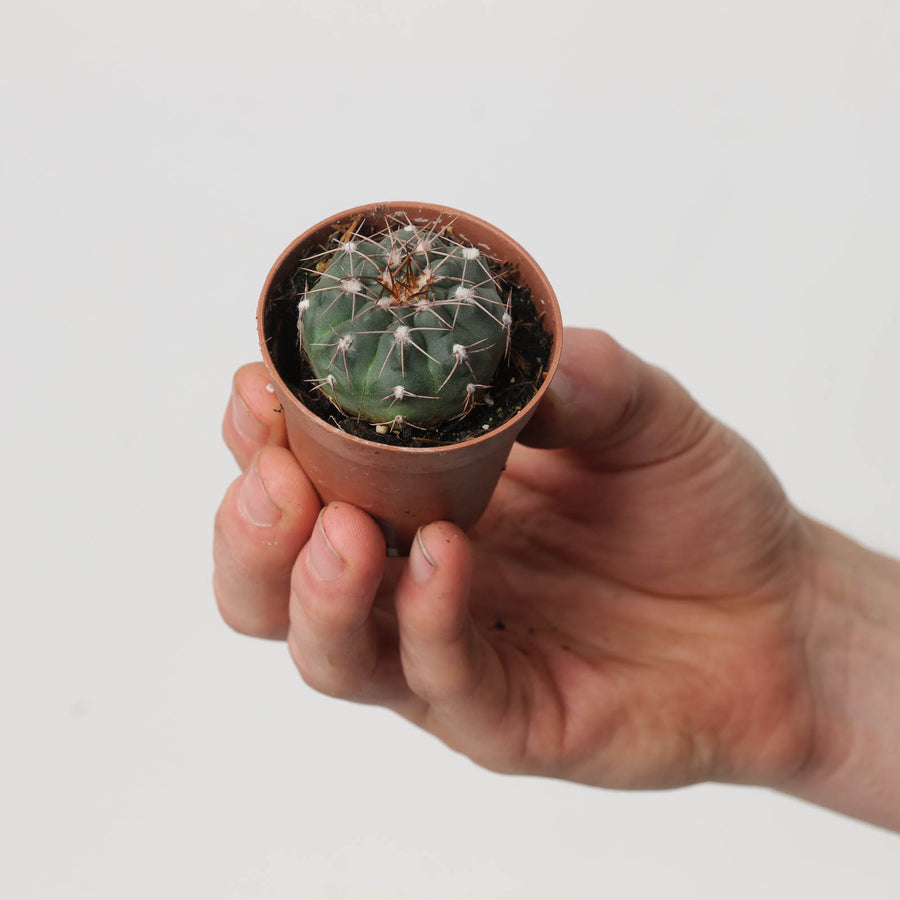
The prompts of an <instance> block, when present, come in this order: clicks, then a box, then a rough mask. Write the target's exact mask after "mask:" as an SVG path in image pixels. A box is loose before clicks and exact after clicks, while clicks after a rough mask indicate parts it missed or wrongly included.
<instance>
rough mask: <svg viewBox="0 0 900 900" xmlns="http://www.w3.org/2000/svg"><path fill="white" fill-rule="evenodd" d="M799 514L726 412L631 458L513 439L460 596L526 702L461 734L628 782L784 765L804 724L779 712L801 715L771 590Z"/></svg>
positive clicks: (791, 650) (530, 766) (549, 764)
mask: <svg viewBox="0 0 900 900" xmlns="http://www.w3.org/2000/svg"><path fill="white" fill-rule="evenodd" d="M795 526H796V522H795V519H794V516H793V513H792V509H791V507H790V506H789V504H788V503H787V501H786V499H785V497H784V495H783V493H782V492H781V490H780V488H779V487H778V485H777V484H776V483H775V482H774V479H773V478H772V477H771V475H770V474H769V473H768V470H767V469H766V468H765V466H763V465H762V463H761V462H760V461H759V460H758V458H757V457H756V456H755V454H754V453H753V451H752V450H751V449H750V448H749V447H748V446H747V445H746V444H744V443H743V442H742V441H740V439H738V438H737V437H736V436H734V435H733V434H731V433H730V432H727V431H726V430H725V429H724V428H722V427H721V426H719V425H715V426H714V427H713V428H712V429H710V430H709V431H707V432H705V433H704V434H703V436H702V438H700V439H699V440H698V441H697V442H695V443H693V444H692V445H691V446H690V447H689V448H687V449H686V450H685V451H684V452H682V453H679V454H676V455H674V456H672V457H669V458H667V459H665V460H664V461H661V462H658V463H650V464H646V463H645V464H641V465H639V466H636V467H632V468H628V467H622V466H618V465H616V466H613V467H611V468H602V467H601V468H594V467H591V466H588V465H587V464H586V463H585V462H584V461H583V460H582V459H581V458H580V457H579V456H578V455H577V454H575V453H572V452H569V451H553V452H548V451H537V450H531V449H528V448H524V447H517V448H516V452H515V453H514V455H513V457H512V458H511V460H510V464H509V466H508V469H507V472H506V474H505V476H504V478H503V479H502V481H501V484H500V486H499V488H498V492H497V494H496V496H495V498H494V502H493V503H492V505H491V507H490V509H489V511H488V513H487V514H486V516H485V518H484V519H483V520H482V522H481V523H480V524H479V526H478V527H477V528H476V529H475V531H474V532H473V534H472V537H473V541H474V546H475V557H476V565H475V574H474V582H473V589H472V593H471V600H470V605H471V609H472V615H473V618H474V619H475V622H476V625H477V626H478V627H479V629H480V630H481V632H482V633H483V634H484V635H486V637H487V639H488V641H489V642H490V644H491V645H492V647H493V648H494V650H495V652H496V653H497V654H498V655H499V656H500V657H501V659H502V661H503V669H504V671H505V673H506V676H507V678H508V679H509V682H510V685H511V688H512V692H513V693H515V692H516V691H518V692H520V693H521V694H522V696H527V697H530V698H531V700H530V702H528V703H524V704H523V705H522V706H521V707H520V714H519V715H518V716H513V717H509V716H507V717H506V718H505V719H504V724H503V729H504V730H505V735H504V736H500V741H499V743H500V747H499V748H498V746H497V744H498V741H497V740H496V739H490V740H488V741H482V740H480V739H479V738H478V737H476V738H475V739H474V740H468V741H466V740H463V742H462V744H461V747H460V748H461V749H463V750H465V751H466V752H469V753H471V754H472V755H473V756H475V757H476V758H478V756H479V752H480V750H481V747H480V746H479V745H480V744H481V743H486V744H487V745H488V746H489V749H488V750H487V753H486V755H485V757H484V761H485V762H487V763H488V764H493V765H495V766H498V767H501V768H507V767H508V768H513V769H522V768H524V769H526V770H537V771H549V772H551V773H553V774H560V775H565V776H566V777H569V778H573V779H576V780H583V781H588V782H593V783H602V784H606V785H609V784H614V785H616V786H623V787H624V786H644V787H657V786H667V785H673V784H681V783H688V782H691V781H696V780H699V779H702V778H711V777H723V778H724V777H731V778H742V779H749V780H764V781H772V780H775V779H777V778H779V777H781V776H783V775H787V774H788V773H789V770H790V768H791V767H792V765H793V760H794V759H795V757H796V756H797V755H798V752H799V751H798V747H799V746H800V744H802V741H803V740H804V734H803V728H802V727H800V728H799V729H796V730H793V731H791V732H790V733H781V732H779V723H780V722H782V721H791V722H795V723H798V722H799V723H803V722H804V721H805V718H804V716H803V715H797V710H796V709H795V708H793V707H796V706H797V705H798V704H800V705H802V703H803V701H802V698H801V695H800V693H799V691H798V688H799V686H800V684H801V683H802V674H803V673H802V671H801V668H800V663H799V662H798V660H799V654H798V653H797V652H796V647H795V645H794V642H793V638H792V628H791V623H790V621H788V619H787V613H786V612H785V609H786V606H787V605H786V604H784V603H783V602H782V601H781V600H780V599H779V598H783V597H785V596H786V595H787V593H788V592H790V591H795V590H796V589H797V585H796V584H793V583H791V579H792V578H793V575H792V574H791V573H793V572H796V571H797V569H796V566H795V565H794V563H795V559H794V554H795V552H796V550H795V543H794V534H795V530H796V528H795ZM789 707H791V709H790V711H791V716H790V717H788V716H786V715H785V714H786V712H787V711H788V708H789ZM435 730H437V731H438V732H439V733H440V727H439V724H438V727H437V728H436V729H435ZM451 730H452V729H451ZM442 737H444V738H445V739H446V740H448V741H449V742H451V743H453V742H454V741H456V742H457V743H459V736H458V735H455V734H452V733H444V734H442ZM504 747H505V748H507V750H509V752H510V756H509V758H508V759H507V760H506V761H504V760H503V748H504Z"/></svg>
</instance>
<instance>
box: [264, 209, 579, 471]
mask: <svg viewBox="0 0 900 900" xmlns="http://www.w3.org/2000/svg"><path fill="white" fill-rule="evenodd" d="M376 210H384V211H386V212H391V213H396V212H406V213H407V214H409V215H410V218H411V219H412V220H413V221H432V222H434V221H438V222H440V221H442V220H444V219H447V220H449V222H451V223H453V224H454V225H457V224H458V225H459V226H460V228H459V231H460V233H461V236H462V237H464V238H465V237H466V235H465V230H466V229H465V225H466V224H467V223H468V224H471V225H472V226H474V228H475V229H476V230H478V231H483V232H487V233H488V234H489V235H490V236H491V237H492V238H494V239H495V240H496V241H497V243H498V244H500V245H504V246H505V247H506V248H507V253H506V254H504V255H506V256H513V255H514V257H515V258H514V259H512V260H510V259H503V256H495V255H494V254H490V255H491V256H492V258H495V259H500V260H501V261H505V262H514V263H515V264H516V266H517V267H518V269H519V271H520V274H521V273H522V270H523V269H527V270H528V274H529V276H530V277H528V278H526V279H523V281H524V283H525V284H527V286H528V287H529V288H530V289H531V293H532V302H533V303H534V304H535V307H536V308H537V312H538V313H539V315H544V316H549V317H550V318H551V319H552V320H553V321H554V323H555V324H554V327H553V329H552V331H551V334H552V336H553V345H552V347H551V349H550V356H549V358H548V360H547V363H546V366H545V372H544V377H543V379H542V380H541V383H540V384H539V385H538V387H537V389H536V391H535V393H534V396H533V397H532V398H531V399H530V400H529V401H528V403H526V404H525V406H523V407H522V408H521V409H520V410H518V412H516V413H515V414H513V415H512V416H510V417H509V418H508V419H507V420H506V421H505V422H503V423H502V424H500V425H498V426H497V427H495V428H491V429H490V430H488V431H486V432H485V433H484V434H481V435H477V436H476V437H472V438H467V439H465V440H462V441H457V442H455V443H452V444H442V445H439V446H436V447H404V446H398V445H394V444H382V443H380V442H379V441H371V440H366V439H365V438H361V437H358V436H357V435H354V434H349V433H348V432H346V431H343V430H342V429H340V428H338V427H337V426H335V425H332V424H331V423H330V422H327V421H325V420H324V419H322V418H320V417H319V416H318V415H316V414H315V413H314V412H312V410H310V409H309V408H308V407H307V406H306V404H305V403H303V401H302V400H301V399H300V398H299V397H297V396H296V395H295V394H294V392H293V391H292V390H291V389H290V388H289V387H288V386H287V385H286V384H285V382H284V380H283V379H282V377H281V373H280V372H279V371H278V366H277V365H276V364H275V360H274V359H273V358H272V356H271V354H270V353H269V348H268V345H267V336H266V334H265V307H266V303H267V302H268V297H269V292H270V290H271V288H272V284H273V282H274V280H275V278H276V276H277V275H280V274H281V269H282V267H283V266H284V264H285V262H286V261H287V260H288V258H289V257H291V256H292V255H293V254H294V253H296V251H297V249H298V248H299V247H300V246H301V245H303V244H305V243H308V242H309V241H310V240H311V239H312V238H313V237H314V236H315V235H316V233H317V232H319V231H322V230H323V229H326V228H332V227H333V226H334V225H335V224H337V223H339V222H343V221H345V220H352V219H354V218H356V217H357V216H360V215H364V214H366V213H372V212H375V211H376ZM413 211H415V212H416V213H417V214H418V218H413V216H412V212H413ZM467 240H471V238H467ZM473 243H478V244H480V245H481V246H483V247H484V246H486V247H490V246H491V244H490V243H489V242H486V241H477V242H476V241H473ZM509 250H513V251H514V254H510V253H509V252H508V251H509ZM536 287H539V288H540V289H541V296H540V297H536V296H535V288H536ZM540 307H543V308H540ZM256 323H257V333H258V337H259V347H260V350H261V352H262V355H263V360H264V361H265V364H266V368H267V369H268V372H269V376H270V377H271V378H274V379H276V380H277V382H278V384H277V387H278V392H277V393H278V395H279V396H281V397H286V398H288V399H289V400H292V401H293V403H294V405H295V406H296V407H297V408H299V409H300V410H301V411H302V412H301V415H302V416H303V417H304V418H306V419H307V420H309V421H310V422H311V423H313V424H314V426H315V427H317V428H320V429H323V430H324V431H326V432H327V433H328V434H331V435H332V436H336V435H340V437H341V438H342V439H344V440H346V441H348V442H350V443H354V444H360V445H364V446H366V447H373V448H377V449H378V450H380V451H381V452H383V453H388V454H400V455H412V456H416V457H419V458H422V457H424V455H426V454H428V455H431V456H438V455H447V454H452V453H455V452H461V451H463V450H464V449H465V448H470V447H473V446H476V445H479V444H484V443H487V442H490V441H491V440H493V439H495V438H496V437H497V436H498V435H502V434H504V433H505V432H507V431H509V430H511V429H517V430H519V429H521V427H522V424H521V423H522V419H523V418H524V419H525V421H526V422H527V421H528V419H530V418H531V415H532V413H533V412H534V410H535V408H536V407H537V405H538V403H539V402H540V400H541V398H542V397H543V396H544V394H545V393H546V391H547V388H548V387H549V385H550V382H551V381H552V380H553V376H554V374H555V373H556V369H557V366H558V363H559V358H560V355H561V352H562V319H561V314H560V309H559V302H558V300H557V298H556V294H555V293H554V291H553V287H552V285H551V284H550V281H549V279H548V278H547V276H546V275H545V274H544V272H543V270H542V269H541V267H540V266H539V265H538V263H537V261H536V260H535V259H534V257H533V256H531V254H530V253H528V251H527V250H525V248H524V247H522V246H521V245H520V244H519V243H518V242H517V241H515V240H513V238H511V237H510V236H509V235H508V234H506V233H505V232H504V231H501V230H500V229H499V228H497V227H496V226H495V225H492V224H491V223H490V222H487V221H485V220H484V219H481V218H479V217H478V216H474V215H472V214H471V213H467V212H464V211H463V210H459V209H454V208H453V207H450V206H444V205H443V204H439V203H422V202H420V201H402V200H394V201H387V202H382V203H364V204H361V205H359V206H354V207H351V208H350V209H346V210H343V211H341V212H338V213H334V214H332V215H330V216H327V217H326V218H324V219H322V220H321V221H320V222H317V223H316V224H315V225H313V226H311V227H310V228H307V229H306V230H305V231H304V232H303V233H302V234H301V235H299V236H298V237H296V238H295V239H294V240H293V241H291V243H290V244H289V245H288V246H287V247H286V248H285V249H284V250H283V251H282V253H281V254H280V255H279V257H278V259H277V260H276V261H275V263H274V265H273V266H272V268H271V269H270V270H269V274H268V275H267V276H266V280H265V283H264V284H263V288H262V291H261V293H260V296H259V301H258V303H257V310H256ZM545 330H550V329H545Z"/></svg>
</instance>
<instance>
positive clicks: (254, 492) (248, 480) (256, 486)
mask: <svg viewBox="0 0 900 900" xmlns="http://www.w3.org/2000/svg"><path fill="white" fill-rule="evenodd" d="M240 505H241V511H242V512H243V513H244V515H245V516H246V518H247V519H248V520H249V521H250V522H252V523H253V524H254V525H256V526H258V527H259V528H271V527H272V526H273V525H277V524H278V523H279V522H280V521H281V515H282V513H281V509H280V508H279V507H278V505H277V504H276V503H275V501H274V500H272V498H271V497H270V496H269V492H268V491H267V490H266V486H265V485H264V484H263V481H262V478H261V477H260V474H259V469H258V468H257V467H256V460H255V459H254V460H253V465H252V466H251V467H250V471H248V472H247V474H246V475H245V476H244V483H243V484H242V485H241V494H240Z"/></svg>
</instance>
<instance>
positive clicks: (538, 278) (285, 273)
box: [257, 202, 562, 555]
mask: <svg viewBox="0 0 900 900" xmlns="http://www.w3.org/2000/svg"><path fill="white" fill-rule="evenodd" d="M398 212H405V213H406V214H407V215H408V216H409V218H410V220H411V221H413V222H414V223H416V224H426V223H437V224H446V223H450V222H452V223H453V231H454V234H455V236H456V237H457V238H458V239H460V240H462V241H465V242H467V243H470V244H473V245H475V246H478V247H479V248H480V249H481V250H482V251H483V252H485V253H486V254H487V255H489V256H491V257H493V258H494V259H497V260H502V261H504V262H509V263H512V264H514V265H515V266H517V267H518V273H519V281H520V283H521V284H522V285H524V286H527V287H528V288H529V289H530V291H531V299H532V302H533V303H534V305H535V307H536V311H537V312H538V314H539V316H540V317H541V323H542V325H543V327H544V330H545V331H547V332H549V333H550V334H551V335H552V336H553V346H552V351H551V354H550V359H549V360H548V362H547V365H546V367H545V372H546V374H545V377H544V379H543V381H542V383H541V384H540V385H539V387H538V389H537V392H536V394H535V396H534V397H533V398H532V399H531V400H530V401H529V403H528V404H527V405H526V406H525V407H524V408H523V409H521V410H520V411H519V412H518V413H516V415H514V416H513V417H512V418H511V419H509V420H507V421H506V422H505V423H503V424H502V425H500V426H498V427H496V428H493V429H492V430H490V431H488V432H486V433H485V434H484V435H481V436H479V437H476V438H474V439H471V440H467V441H463V442H461V443H457V444H449V445H445V446H437V447H427V448H418V447H395V446H388V445H384V444H380V443H377V442H375V441H368V440H364V439H362V438H359V437H355V436H353V435H350V434H347V433H345V432H344V431H341V430H340V429H339V428H336V427H335V426H334V425H331V424H329V423H328V422H326V421H324V420H323V419H321V418H319V417H318V416H317V415H315V414H314V413H312V412H310V411H309V410H308V409H307V408H306V407H305V406H304V405H303V403H302V402H301V400H300V399H298V398H297V397H296V396H295V395H294V393H293V392H292V391H291V390H290V389H289V388H288V387H287V385H286V384H285V381H284V379H283V378H282V375H281V374H280V373H279V370H278V365H277V362H278V360H277V357H278V351H277V348H276V341H275V339H274V335H273V334H271V333H269V331H270V330H273V324H272V323H273V316H272V315H271V310H272V303H273V302H274V300H275V299H276V298H277V297H279V295H281V294H283V286H284V285H285V284H286V282H287V280H288V279H289V278H290V275H291V274H292V272H293V271H294V270H295V269H296V267H297V265H298V263H299V262H300V261H301V260H302V259H303V258H304V257H305V256H306V255H308V254H309V252H310V250H309V248H311V247H314V246H315V245H316V244H317V243H320V242H321V241H322V240H323V239H327V238H328V237H329V236H330V235H332V234H334V233H335V231H336V230H338V229H339V228H342V227H346V226H349V225H350V224H351V223H353V222H354V221H355V220H356V219H357V218H358V217H359V216H360V215H361V214H365V215H366V216H367V218H368V217H371V216H372V215H375V216H381V217H383V218H385V217H387V216H390V215H392V214H396V213H398ZM257 326H258V330H259V341H260V347H261V350H262V355H263V359H264V361H265V363H266V366H267V367H268V370H269V374H270V377H271V379H272V384H273V386H274V388H275V393H276V395H277V397H278V399H279V400H280V401H281V404H282V406H283V407H284V415H285V424H286V426H287V433H288V440H289V442H290V447H291V450H292V452H293V453H294V455H295V456H296V457H297V459H298V460H299V461H300V464H301V466H302V467H303V469H304V471H305V472H306V474H307V476H308V477H309V479H310V481H311V482H312V483H313V485H314V486H315V488H316V490H317V491H318V493H319V496H320V497H321V499H322V501H323V502H325V503H328V502H330V501H332V500H344V501H347V502H349V503H352V504H354V505H355V506H358V507H360V508H361V509H364V510H366V511H367V512H368V513H369V514H370V515H372V516H373V517H374V518H375V519H376V520H377V521H378V522H379V524H380V525H381V528H382V530H383V531H384V534H385V538H386V540H387V546H388V552H389V553H391V554H392V555H396V554H400V553H407V552H408V550H409V546H410V543H411V541H412V539H413V538H414V536H415V533H416V531H417V530H418V528H419V527H420V526H421V525H425V524H427V523H428V522H433V521H436V520H449V521H451V522H455V523H456V524H457V525H459V526H460V527H462V528H464V529H466V528H469V527H470V526H471V525H473V524H474V523H475V522H476V521H477V520H478V518H479V517H480V516H481V514H482V513H483V512H484V510H485V508H486V506H487V504H488V501H489V500H490V498H491V494H492V493H493V490H494V488H495V486H496V484H497V481H498V479H499V478H500V473H501V472H502V471H503V468H504V466H505V464H506V458H507V456H508V455H509V452H510V449H511V448H512V445H513V442H514V441H515V439H516V437H517V435H518V434H519V432H520V431H521V430H522V428H523V426H524V425H525V424H526V422H528V420H529V419H530V418H531V415H532V413H533V412H534V409H535V407H536V406H537V403H538V401H539V400H540V398H541V396H542V395H543V393H544V391H545V390H546V388H547V385H548V384H549V383H550V380H551V379H552V377H553V373H554V372H555V371H556V366H557V363H558V361H559V355H560V350H561V345H562V323H561V320H560V312H559V305H558V304H557V301H556V296H555V295H554V293H553V288H552V287H551V286H550V283H549V281H548V280H547V277H546V275H544V273H543V272H542V271H541V269H540V268H539V267H538V265H537V263H536V262H535V261H534V260H533V259H532V258H531V256H530V255H529V254H528V253H527V252H526V251H525V250H523V249H522V247H520V246H519V245H518V244H517V243H516V242H515V241H513V240H512V239H511V238H510V237H508V236H507V235H506V234H504V233H503V232H502V231H500V230H499V229H497V228H495V227H494V226H493V225H490V224H488V223H487V222H484V221H482V220H481V219H477V218H475V217H474V216H470V215H468V214H467V213H463V212H460V211H459V210H455V209H449V208H448V207H444V206H436V205H432V204H427V203H402V202H396V203H382V204H371V205H368V206H360V207H356V208H354V209H350V210H347V211H345V212H341V213H338V214H337V215H335V216H331V217H329V218H328V219H326V220H324V221H323V222H320V223H319V224H318V225H315V226H313V227H312V228H310V229H309V230H308V231H306V232H304V233H303V234H302V235H300V237H298V238H297V239H296V240H295V241H293V243H291V244H290V246H289V247H288V248H287V249H286V250H285V251H284V252H283V253H282V254H281V256H280V257H279V258H278V260H277V261H276V263H275V265H274V266H273V267H272V269H271V271H270V272H269V275H268V277H267V278H266V282H265V285H264V286H263V289H262V294H261V295H260V298H259V305H258V307H257Z"/></svg>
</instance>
